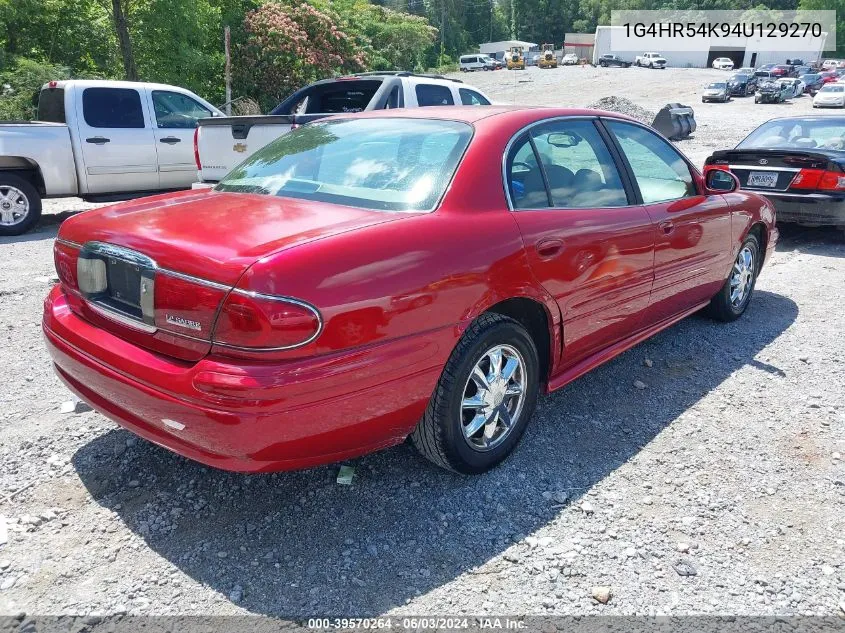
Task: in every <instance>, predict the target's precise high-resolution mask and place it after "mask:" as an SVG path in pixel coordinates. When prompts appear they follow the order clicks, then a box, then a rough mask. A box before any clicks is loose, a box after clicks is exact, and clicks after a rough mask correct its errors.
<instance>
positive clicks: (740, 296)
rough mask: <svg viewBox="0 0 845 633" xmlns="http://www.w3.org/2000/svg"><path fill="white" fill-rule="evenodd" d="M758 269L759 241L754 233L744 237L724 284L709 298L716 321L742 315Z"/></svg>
mask: <svg viewBox="0 0 845 633" xmlns="http://www.w3.org/2000/svg"><path fill="white" fill-rule="evenodd" d="M759 271H760V242H759V241H758V240H757V236H756V235H753V234H752V235H749V236H748V237H746V238H745V241H744V242H743V243H742V246H740V247H739V253H738V254H737V256H736V259H735V260H734V264H733V267H732V268H731V272H730V273H729V274H728V278H727V279H726V280H725V285H724V286H722V289H721V290H719V292H718V293H716V296H715V297H713V298H712V299H711V300H710V306H709V310H710V315H711V316H712V317H713V318H714V319H716V320H718V321H726V322H727V321H735V320H736V319H738V318H739V317H741V316H742V313H743V312H745V308H747V307H748V302H749V301H751V294H752V293H753V292H754V284H755V283H756V282H757V273H758V272H759Z"/></svg>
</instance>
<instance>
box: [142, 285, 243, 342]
mask: <svg viewBox="0 0 845 633" xmlns="http://www.w3.org/2000/svg"><path fill="white" fill-rule="evenodd" d="M227 292H228V289H226V288H223V287H219V286H211V285H203V284H199V283H197V282H194V281H189V280H187V279H182V278H181V277H178V276H174V275H173V274H158V275H156V278H155V291H154V293H155V302H154V306H155V307H154V311H153V313H154V314H155V325H156V327H157V328H159V329H162V330H167V331H170V332H175V333H178V334H185V335H187V336H192V337H194V338H200V339H203V340H206V341H209V340H211V330H212V328H213V326H214V318H215V316H217V310H218V308H219V307H220V302H221V301H223V297H225V296H226V293H227Z"/></svg>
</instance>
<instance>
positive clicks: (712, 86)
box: [707, 83, 725, 90]
mask: <svg viewBox="0 0 845 633" xmlns="http://www.w3.org/2000/svg"><path fill="white" fill-rule="evenodd" d="M707 87H708V88H709V89H711V90H721V89H723V88H724V87H725V84H720V83H715V84H707Z"/></svg>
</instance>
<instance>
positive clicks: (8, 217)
mask: <svg viewBox="0 0 845 633" xmlns="http://www.w3.org/2000/svg"><path fill="white" fill-rule="evenodd" d="M40 217H41V196H39V195H38V191H36V189H35V187H33V186H32V184H30V183H29V181H27V180H24V179H23V178H21V177H20V176H17V175H15V174H10V173H4V174H0V235H21V234H22V233H26V232H27V231H28V230H30V229H31V228H32V227H33V226H35V223H36V222H38V218H40Z"/></svg>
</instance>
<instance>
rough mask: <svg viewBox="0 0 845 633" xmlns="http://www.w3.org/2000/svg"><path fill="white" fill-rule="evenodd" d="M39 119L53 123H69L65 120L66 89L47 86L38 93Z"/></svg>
mask: <svg viewBox="0 0 845 633" xmlns="http://www.w3.org/2000/svg"><path fill="white" fill-rule="evenodd" d="M37 119H38V120H39V121H49V122H51V123H67V121H65V90H64V88H45V89H44V90H42V91H41V93H40V94H39V95H38V117H37Z"/></svg>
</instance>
